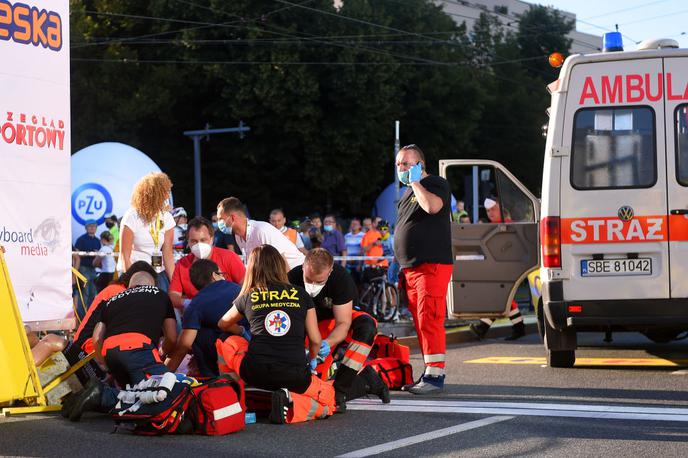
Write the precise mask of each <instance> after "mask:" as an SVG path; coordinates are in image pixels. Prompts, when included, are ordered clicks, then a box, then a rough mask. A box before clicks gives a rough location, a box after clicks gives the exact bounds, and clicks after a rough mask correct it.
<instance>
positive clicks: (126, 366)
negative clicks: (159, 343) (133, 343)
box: [100, 344, 169, 410]
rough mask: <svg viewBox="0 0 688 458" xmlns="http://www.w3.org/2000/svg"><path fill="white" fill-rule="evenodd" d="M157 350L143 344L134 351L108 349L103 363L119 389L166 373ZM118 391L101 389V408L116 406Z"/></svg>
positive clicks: (107, 408) (165, 367) (111, 388)
mask: <svg viewBox="0 0 688 458" xmlns="http://www.w3.org/2000/svg"><path fill="white" fill-rule="evenodd" d="M157 352H158V349H157V348H155V347H154V346H153V345H151V344H143V346H142V347H141V348H137V349H135V350H120V349H119V348H117V347H115V348H110V349H108V350H107V352H106V353H105V363H106V364H107V366H108V369H109V370H110V373H111V374H112V376H113V377H114V378H115V380H116V381H117V384H119V386H120V387H122V388H124V387H125V386H126V385H127V384H130V385H135V384H137V383H139V382H140V381H142V380H145V379H147V378H148V377H150V376H151V375H162V374H164V373H165V372H168V371H169V370H168V369H167V366H165V365H164V364H163V363H162V362H161V361H160V357H159V356H157V357H156V355H157ZM118 393H119V390H118V389H117V388H113V387H111V386H105V387H103V393H102V395H101V398H100V403H101V407H102V408H103V409H106V410H110V409H112V408H113V407H115V405H116V404H117V394H118Z"/></svg>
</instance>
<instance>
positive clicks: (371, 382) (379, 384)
mask: <svg viewBox="0 0 688 458" xmlns="http://www.w3.org/2000/svg"><path fill="white" fill-rule="evenodd" d="M361 375H362V376H363V378H364V379H365V381H366V385H367V388H368V393H369V394H374V395H375V396H377V397H378V398H380V400H381V401H382V403H383V404H389V402H390V398H389V388H388V387H387V385H386V384H385V382H383V381H382V378H381V377H380V374H378V373H377V372H375V369H373V368H372V367H370V366H366V368H365V369H363V372H361Z"/></svg>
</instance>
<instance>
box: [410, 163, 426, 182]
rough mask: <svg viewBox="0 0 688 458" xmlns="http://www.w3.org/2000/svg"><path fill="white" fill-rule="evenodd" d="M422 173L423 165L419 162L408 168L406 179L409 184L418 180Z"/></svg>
mask: <svg viewBox="0 0 688 458" xmlns="http://www.w3.org/2000/svg"><path fill="white" fill-rule="evenodd" d="M422 174H423V166H422V165H420V162H419V163H418V164H416V165H414V166H413V167H411V168H410V169H409V176H408V181H409V184H411V183H415V182H417V181H420V179H421V175H422Z"/></svg>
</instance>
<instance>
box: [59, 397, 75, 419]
mask: <svg viewBox="0 0 688 458" xmlns="http://www.w3.org/2000/svg"><path fill="white" fill-rule="evenodd" d="M78 398H79V396H78V395H77V394H76V393H69V394H68V395H67V396H65V397H64V399H62V409H61V410H60V414H61V415H62V416H63V417H65V418H69V414H70V413H71V412H72V409H73V408H74V404H76V400H77V399H78Z"/></svg>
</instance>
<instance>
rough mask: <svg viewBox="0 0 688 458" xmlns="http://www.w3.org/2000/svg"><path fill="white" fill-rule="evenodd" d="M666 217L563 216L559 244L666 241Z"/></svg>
mask: <svg viewBox="0 0 688 458" xmlns="http://www.w3.org/2000/svg"><path fill="white" fill-rule="evenodd" d="M666 226H667V225H666V216H636V217H634V218H633V219H632V220H630V221H621V220H620V219H619V218H617V217H599V218H563V219H562V220H561V243H563V244H589V243H621V242H628V243H634V242H662V241H666V240H667V230H666Z"/></svg>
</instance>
